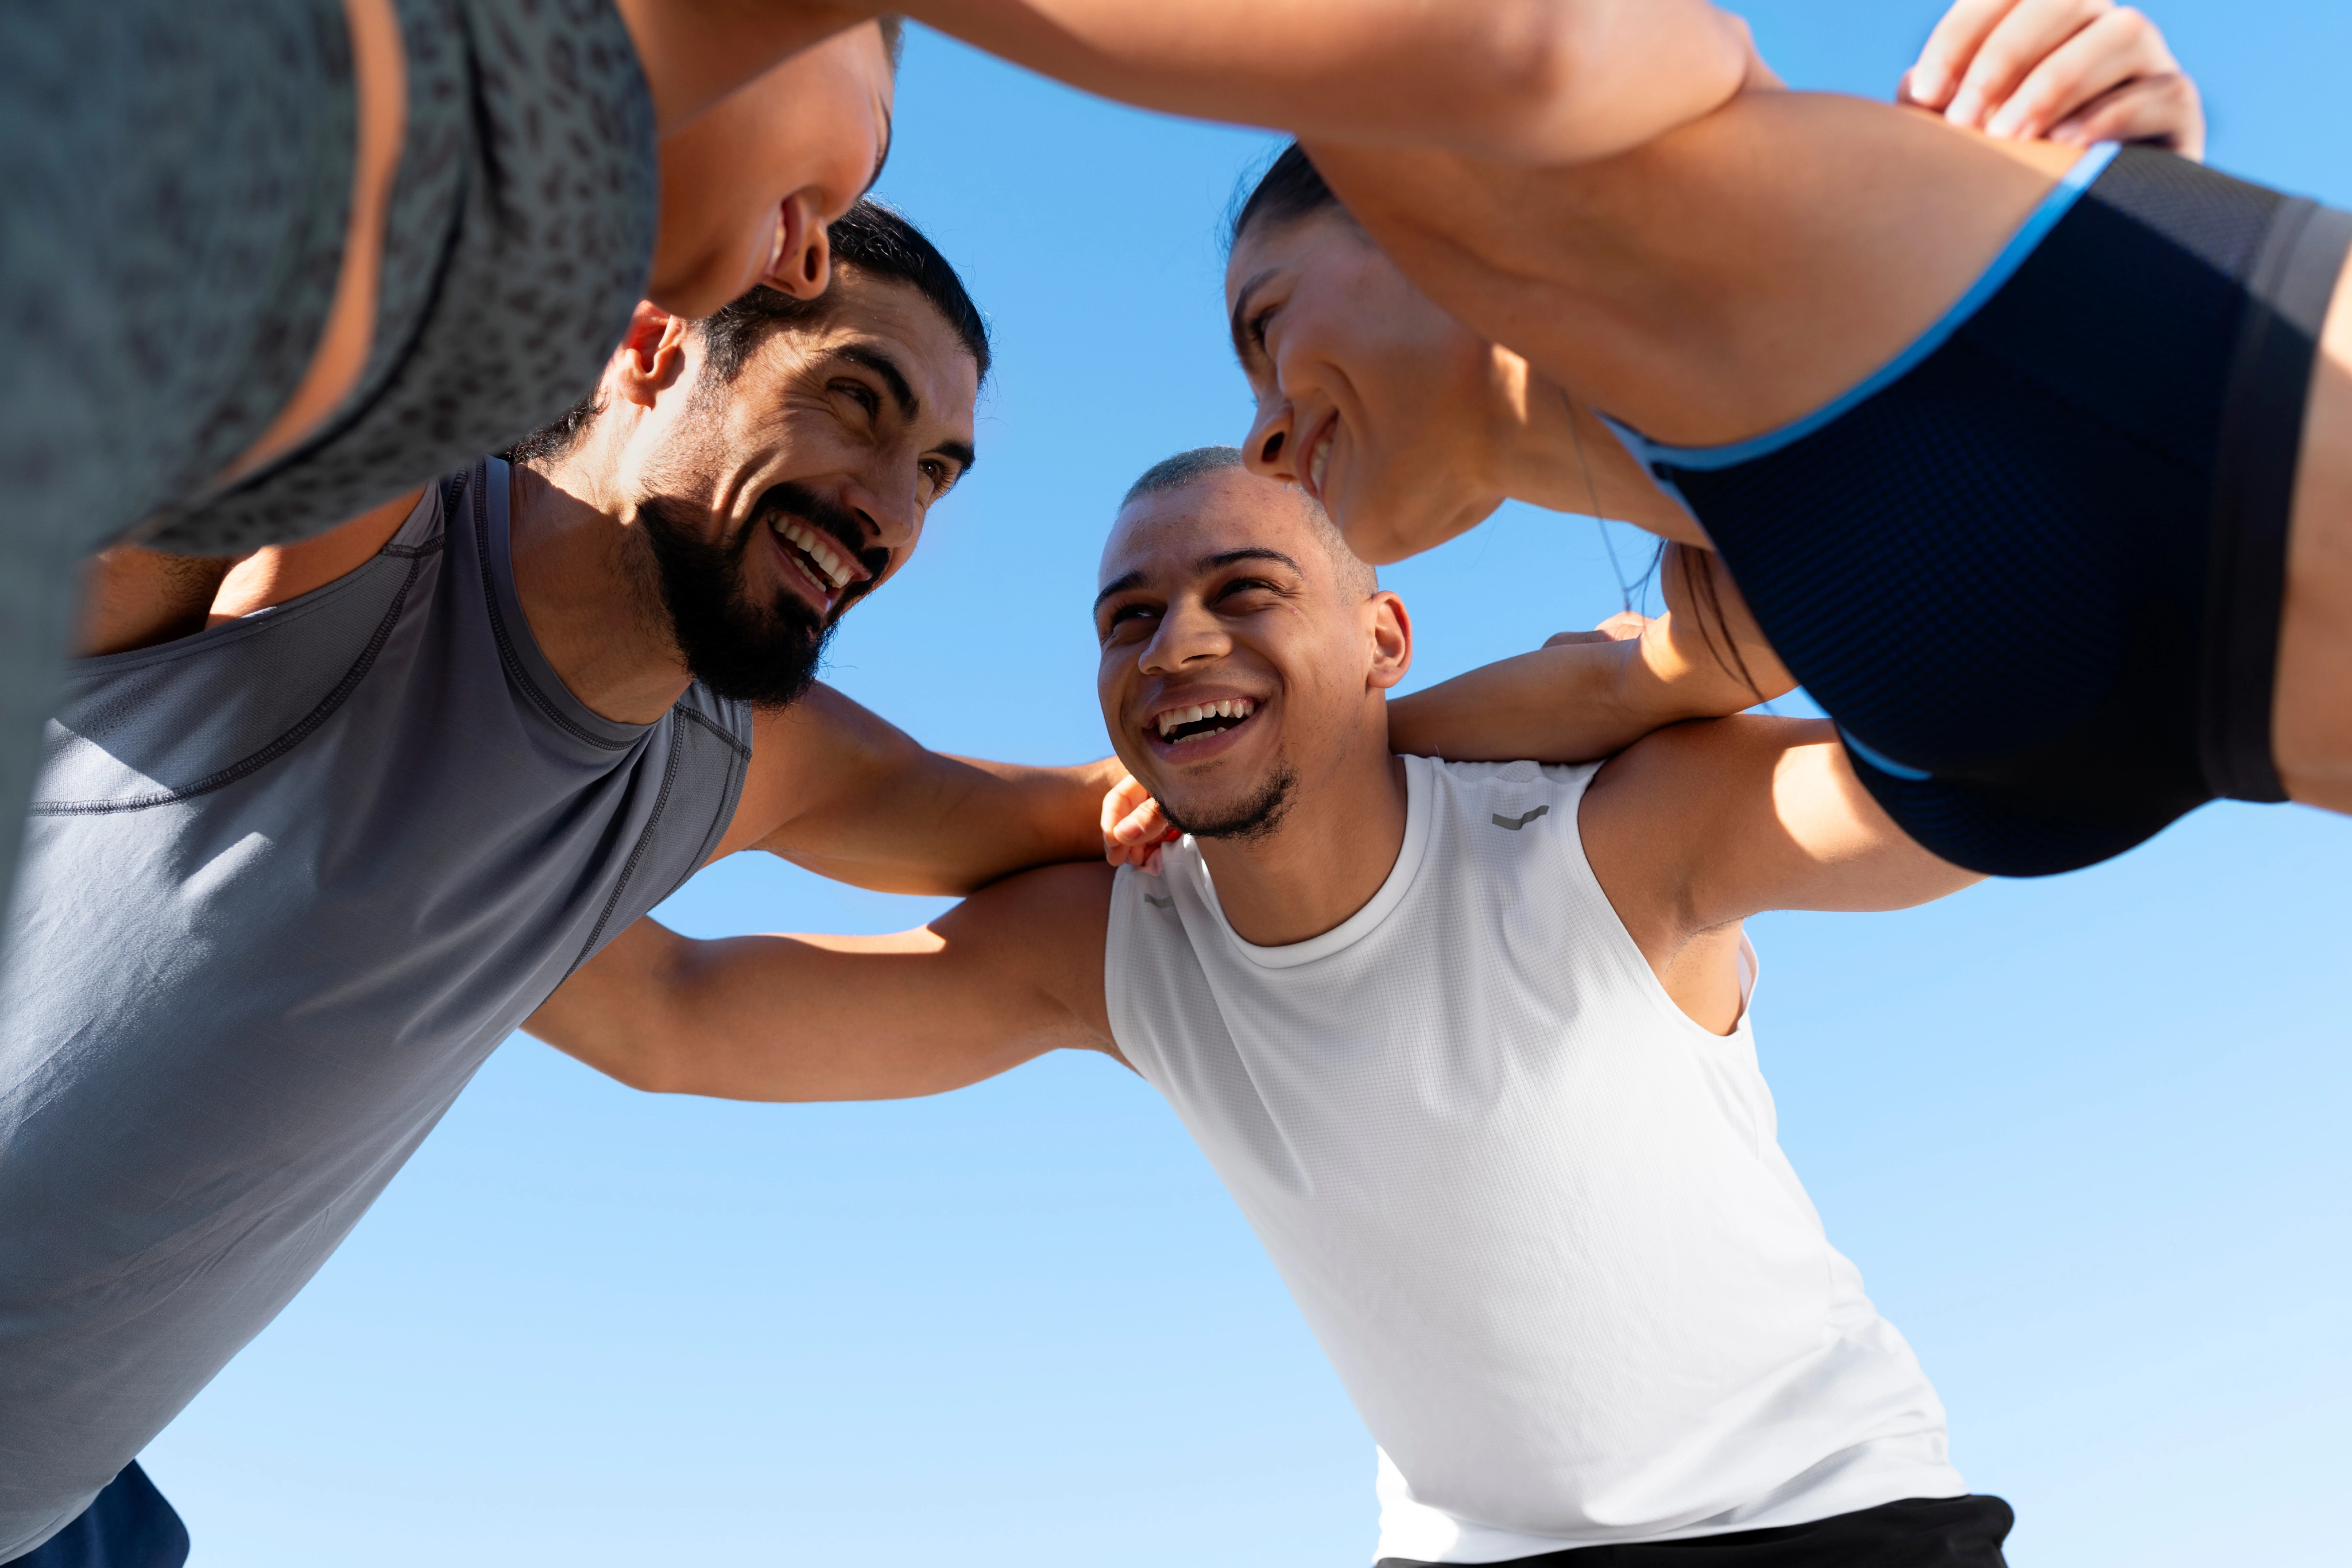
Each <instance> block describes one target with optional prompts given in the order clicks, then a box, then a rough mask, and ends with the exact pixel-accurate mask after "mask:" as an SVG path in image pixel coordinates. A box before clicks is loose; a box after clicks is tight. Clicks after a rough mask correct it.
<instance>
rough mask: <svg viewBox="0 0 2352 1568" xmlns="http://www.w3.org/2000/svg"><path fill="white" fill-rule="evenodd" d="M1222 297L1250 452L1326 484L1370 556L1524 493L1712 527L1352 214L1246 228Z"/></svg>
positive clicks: (1356, 544)
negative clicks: (1245, 395) (1405, 267)
mask: <svg viewBox="0 0 2352 1568" xmlns="http://www.w3.org/2000/svg"><path fill="white" fill-rule="evenodd" d="M1225 303H1226V308H1227V310H1228V312H1229V314H1230V319H1231V326H1232V331H1233V338H1234V352H1235V354H1236V355H1237V356H1238V357H1239V358H1240V361H1241V365H1242V371H1243V373H1244V375H1245V376H1246V377H1247V378H1248V380H1249V383H1250V387H1251V390H1252V391H1253V392H1255V394H1256V397H1257V413H1256V417H1255V420H1254V421H1253V422H1252V423H1251V426H1250V431H1249V434H1248V436H1247V437H1246V438H1245V439H1244V443H1243V445H1242V452H1243V455H1244V457H1245V458H1246V459H1247V461H1248V463H1249V465H1250V466H1251V467H1252V469H1253V470H1255V472H1257V473H1259V474H1263V475H1265V476H1269V477H1273V478H1278V479H1282V480H1284V481H1286V482H1288V483H1293V484H1297V485H1298V486H1300V487H1301V488H1302V489H1304V490H1305V491H1306V492H1307V494H1308V495H1310V496H1314V497H1318V498H1319V499H1320V500H1321V501H1322V502H1323V504H1324V506H1325V507H1327V508H1328V510H1329V511H1330V513H1331V515H1332V517H1334V518H1336V519H1338V520H1339V525H1340V528H1341V529H1342V530H1343V531H1344V532H1345V533H1346V534H1347V536H1348V542H1349V545H1350V547H1352V548H1353V549H1354V550H1355V552H1356V553H1357V554H1358V555H1360V556H1361V557H1362V558H1363V559H1366V560H1368V561H1370V562H1372V563H1374V564H1375V565H1386V564H1387V563H1389V562H1391V561H1394V560H1400V559H1403V558H1404V557H1406V556H1409V555H1414V554H1417V553H1419V552H1420V551H1422V550H1424V549H1431V548H1433V546H1435V545H1438V544H1441V543H1443V542H1444V541H1445V540H1446V539H1449V538H1454V536H1455V535H1457V534H1460V533H1462V532H1464V531H1465V530H1467V529H1469V528H1475V527H1476V526H1477V525H1478V524H1479V523H1481V522H1483V521H1485V520H1486V517H1488V516H1490V515H1491V514H1492V513H1493V512H1494V510H1495V508H1496V507H1499V506H1501V505H1502V504H1503V502H1504V501H1505V500H1507V499H1511V498H1514V497H1516V498H1517V499H1521V500H1526V501H1532V502H1534V503H1535V504H1536V505H1537V506H1539V507H1549V508H1550V509H1552V510H1555V511H1597V512H1599V513H1601V515H1603V516H1607V517H1618V518H1622V519H1624V520H1626V521H1631V522H1637V523H1639V524H1640V525H1641V526H1642V527H1643V528H1649V529H1651V530H1652V531H1654V532H1656V533H1659V534H1661V535H1663V536H1664V537H1666V538H1675V539H1680V540H1682V541H1683V542H1685V543H1690V544H1700V545H1703V544H1705V543H1706V535H1705V534H1704V533H1703V532H1701V531H1700V530H1699V528H1698V526H1697V525H1696V523H1695V522H1693V521H1692V520H1691V518H1690V517H1689V516H1688V514H1686V513H1685V512H1684V511H1683V510H1682V509H1681V508H1680V507H1677V506H1675V504H1674V503H1673V502H1672V501H1670V500H1668V499H1667V498H1666V497H1664V495H1662V494H1661V493H1660V492H1659V490H1658V488H1657V486H1656V485H1655V484H1654V483H1653V482H1652V481H1651V479H1650V477H1649V476H1648V475H1647V474H1646V473H1644V472H1643V470H1642V468H1641V466H1640V465H1638V464H1636V463H1634V462H1633V459H1632V458H1631V457H1629V456H1628V455H1626V453H1625V450H1624V448H1623V447H1622V446H1621V445H1619V444H1618V443H1617V440H1616V438H1615V437H1614V436H1613V435H1612V434H1610V433H1609V430H1608V427H1607V426H1605V425H1603V424H1602V423H1600V422H1599V421H1598V420H1597V419H1594V418H1593V417H1592V414H1591V410H1590V409H1589V408H1585V407H1581V406H1579V405H1574V404H1572V403H1571V401H1570V398H1569V395H1568V393H1567V392H1566V391H1565V389H1563V388H1562V387H1560V386H1559V383H1558V382H1553V381H1551V380H1549V378H1547V377H1545V376H1543V375H1541V374H1540V373H1538V372H1537V371H1535V370H1533V369H1532V368H1531V367H1530V366H1529V365H1528V361H1526V360H1525V359H1523V358H1522V357H1520V356H1519V355H1518V354H1516V353H1514V352H1512V351H1511V350H1508V349H1506V348H1503V347H1502V346H1501V345H1499V344H1496V343H1494V342H1491V341H1489V340H1486V339H1484V338H1481V337H1479V336H1478V335H1477V334H1476V333H1475V332H1473V331H1471V330H1470V329H1468V328H1467V327H1465V326H1464V325H1463V324H1462V323H1461V322H1460V321H1459V320H1457V319H1454V317H1453V316H1451V315H1449V314H1447V313H1446V312H1445V311H1444V309H1442V308H1439V307H1438V306H1437V304H1436V303H1435V302H1434V301H1433V300H1432V299H1431V298H1429V297H1428V296H1427V295H1426V294H1423V292H1422V291H1421V290H1420V289H1419V288H1417V287H1414V286H1413V284H1412V280H1411V279H1409V278H1408V277H1405V275H1404V273H1403V272H1402V270H1401V269H1400V268H1399V267H1397V266H1396V264H1395V263H1394V262H1392V261H1391V260H1390V259H1389V258H1388V256H1386V254H1384V253H1383V252H1382V251H1381V249H1380V247H1379V246H1376V245H1374V244H1373V243H1372V242H1371V241H1370V238H1369V237H1368V236H1366V235H1365V234H1364V232H1363V230H1361V229H1360V228H1359V227H1357V225H1355V224H1354V222H1353V221H1351V220H1350V219H1349V217H1348V215H1347V214H1345V213H1343V212H1339V211H1338V210H1326V211H1324V212H1321V213H1318V214H1314V215H1312V216H1309V217H1307V218H1303V219H1299V220H1297V221H1296V222H1292V223H1287V224H1270V225H1257V226H1255V227H1253V228H1252V229H1251V230H1250V231H1249V232H1248V233H1247V234H1245V235H1243V236H1242V238H1241V240H1240V242H1239V243H1238V244H1237V245H1235V246H1234V252H1233V256H1232V257H1231V259H1230V261H1229V263H1228V265H1227V267H1226V269H1225ZM1571 409H1573V410H1574V412H1573V413H1571Z"/></svg>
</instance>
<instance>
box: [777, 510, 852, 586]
mask: <svg viewBox="0 0 2352 1568" xmlns="http://www.w3.org/2000/svg"><path fill="white" fill-rule="evenodd" d="M776 531H777V532H778V533H780V534H782V535H783V537H784V538H785V540H786V541H787V542H788V543H791V544H795V545H798V546H799V547H800V548H801V549H802V550H803V551H804V552H805V553H806V554H807V556H808V558H809V559H811V560H812V561H814V562H815V563H816V566H817V570H820V571H822V572H824V575H825V576H827V577H829V578H831V579H832V580H833V586H834V587H835V588H836V589H838V588H846V587H847V586H848V585H849V577H850V572H849V567H848V564H847V563H846V562H845V561H844V560H843V559H841V555H840V552H838V551H836V550H835V549H834V548H833V547H832V546H830V545H828V544H826V543H825V542H824V540H823V539H821V538H818V537H817V536H816V535H814V534H813V533H811V532H810V531H809V530H808V529H806V528H803V527H801V525H800V524H798V523H786V524H785V525H784V526H783V527H782V528H777V529H776Z"/></svg>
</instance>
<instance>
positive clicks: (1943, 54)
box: [1895, 0, 2017, 109]
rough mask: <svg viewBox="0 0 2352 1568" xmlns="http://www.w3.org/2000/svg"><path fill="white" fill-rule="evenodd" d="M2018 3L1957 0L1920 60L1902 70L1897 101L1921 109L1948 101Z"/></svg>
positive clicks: (1928, 36)
mask: <svg viewBox="0 0 2352 1568" xmlns="http://www.w3.org/2000/svg"><path fill="white" fill-rule="evenodd" d="M2016 4H2017V0H1957V3H1956V4H1955V5H1953V6H1952V8H1951V9H1950V10H1948V11H1947V12H1945V13H1944V16H1943V19H1942V20H1941V21H1939V22H1937V24H1936V30H1935V31H1934V32H1932V33H1930V34H1928V35H1927V47H1925V48H1923V49H1921V50H1920V51H1919V59H1918V63H1917V64H1916V65H1914V66H1913V67H1912V68H1910V69H1909V70H1907V71H1906V72H1904V73H1903V82H1902V85H1901V86H1900V87H1899V88H1897V89H1895V101H1896V102H1897V103H1916V104H1917V105H1919V106H1920V107H1921V108H1922V109H1942V108H1944V107H1945V106H1947V105H1948V104H1949V103H1950V102H1951V101H1952V94H1953V93H1955V92H1957V91H1958V90H1959V86H1960V78H1963V77H1965V76H1966V75H1968V71H1969V62H1970V61H1972V60H1974V59H1975V58H1976V57H1977V51H1978V50H1979V48H1981V47H1983V45H1984V41H1985V39H1986V38H1988V37H1990V36H1991V34H1992V30H1993V28H1994V27H1996V26H1999V25H2000V20H2001V18H2002V17H2003V16H2007V15H2008V14H2009V10H2010V7H2011V6H2012V5H2016Z"/></svg>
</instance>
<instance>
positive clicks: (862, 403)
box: [833, 382, 882, 413]
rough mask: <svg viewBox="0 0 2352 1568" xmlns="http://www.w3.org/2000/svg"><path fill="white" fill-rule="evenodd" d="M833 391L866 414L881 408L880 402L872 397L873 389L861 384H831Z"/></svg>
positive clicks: (863, 383)
mask: <svg viewBox="0 0 2352 1568" xmlns="http://www.w3.org/2000/svg"><path fill="white" fill-rule="evenodd" d="M833 390H834V391H835V392H840V393H842V394H843V395H844V396H845V397H847V398H849V399H850V400H851V401H852V402H856V404H857V406H858V407H860V408H862V409H864V410H865V411H866V413H874V412H875V411H876V410H877V409H879V408H880V407H881V406H882V400H881V399H880V398H878V397H877V396H875V395H874V389H873V388H872V387H869V386H867V385H866V383H865V382H834V383H833Z"/></svg>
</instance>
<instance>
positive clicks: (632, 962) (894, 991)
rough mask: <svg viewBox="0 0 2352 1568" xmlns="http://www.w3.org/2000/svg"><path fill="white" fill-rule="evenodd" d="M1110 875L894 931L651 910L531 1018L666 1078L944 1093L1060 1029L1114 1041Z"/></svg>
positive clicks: (608, 1065) (1056, 876)
mask: <svg viewBox="0 0 2352 1568" xmlns="http://www.w3.org/2000/svg"><path fill="white" fill-rule="evenodd" d="M1110 885H1111V873H1110V871H1109V869H1108V867H1105V866H1102V865H1100V864H1096V865H1093V866H1084V867H1078V866H1066V867H1056V868H1054V869H1052V870H1048V871H1042V872H1038V873H1033V874H1031V875H1029V876H1024V877H1016V878H1013V879H1012V880H1010V881H1007V882H1005V883H1000V884H998V885H997V886H995V887H992V888H991V889H989V890H988V891H987V892H985V893H982V894H980V895H979V896H977V897H975V898H972V899H971V900H968V901H966V902H965V903H964V904H960V905H958V906H957V907H956V908H954V909H951V910H950V911H948V912H947V913H946V914H945V915H941V916H940V918H939V919H937V920H935V921H933V922H932V923H931V924H930V925H927V926H924V927H922V928H920V929H918V930H914V931H901V932H898V933H897V934H896V935H893V936H730V937H727V938H724V939H722V940H719V941H711V942H699V941H692V940H689V939H688V938H687V937H684V936H679V935H677V933H676V932H674V931H670V930H668V929H667V928H665V927H664V926H662V925H659V924H658V923H656V922H655V921H653V920H650V919H647V920H640V921H638V922H636V924H635V925H631V926H630V927H629V928H628V929H627V930H625V931H624V932H622V933H621V935H620V936H618V937H616V938H615V939H614V941H613V942H612V943H611V945H610V946H607V947H605V949H604V951H603V952H601V953H599V954H598V955H596V956H595V957H594V958H593V959H591V960H590V961H589V962H588V963H586V964H584V965H583V966H582V967H581V968H580V970H579V971H578V972H577V973H576V974H574V975H573V976H572V977H571V978H570V979H568V980H566V981H565V982H564V983H563V985H562V988H560V989H559V990H557V991H556V993H555V995H554V996H552V997H551V998H548V1000H547V1002H546V1003H545V1004H544V1005H543V1006H541V1008H540V1009H539V1010H538V1011H537V1012H536V1013H534V1014H532V1015H531V1017H530V1020H529V1021H528V1022H527V1023H526V1024H525V1025H524V1027H525V1028H526V1029H528V1030H530V1032H531V1033H532V1034H535V1035H537V1036H538V1037H539V1038H540V1039H541V1040H546V1041H547V1042H548V1043H549V1044H551V1045H553V1046H555V1047H556V1048H557V1049H559V1050H562V1051H567V1052H569V1053H570V1054H571V1055H572V1056H575V1057H578V1058H579V1059H580V1060H581V1061H584V1062H586V1063H587V1064H588V1065H589V1066H591V1067H593V1068H595V1069H596V1070H597V1071H600V1072H604V1073H606V1074H608V1075H610V1076H611V1077H614V1078H616V1079H618V1080H620V1081H621V1082H624V1083H626V1084H628V1085H630V1086H631V1087H632V1088H636V1089H643V1090H647V1091H650V1092H660V1093H671V1094H706V1095H711V1096H714V1097H718V1098H722V1099H730V1100H772V1101H810V1100H894V1099H905V1098H908V1097H909V1096H913V1095H919V1094H937V1093H940V1092H944V1091H947V1090H950V1089H956V1088H961V1086H963V1085H964V1084H967V1083H972V1082H978V1081H979V1080H981V1079H982V1078H987V1077H990V1076H992V1074H995V1073H999V1072H1003V1071H1006V1070H1007V1069H1008V1068H1012V1067H1015V1066H1018V1065H1019V1064H1020V1063H1022V1062H1024V1061H1028V1060H1029V1059H1030V1058H1032V1057H1034V1056H1037V1055H1040V1054H1042V1053H1043V1052H1045V1051H1052V1050H1055V1049H1056V1048H1058V1047H1073V1048H1078V1049H1093V1050H1105V1051H1108V1050H1109V1049H1110V1040H1109V1020H1108V1016H1107V1015H1106V1014H1105V1012H1104V1010H1103V1003H1102V945H1103V933H1104V929H1105V924H1106V922H1107V921H1108V910H1109V904H1110Z"/></svg>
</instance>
